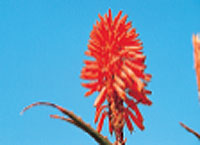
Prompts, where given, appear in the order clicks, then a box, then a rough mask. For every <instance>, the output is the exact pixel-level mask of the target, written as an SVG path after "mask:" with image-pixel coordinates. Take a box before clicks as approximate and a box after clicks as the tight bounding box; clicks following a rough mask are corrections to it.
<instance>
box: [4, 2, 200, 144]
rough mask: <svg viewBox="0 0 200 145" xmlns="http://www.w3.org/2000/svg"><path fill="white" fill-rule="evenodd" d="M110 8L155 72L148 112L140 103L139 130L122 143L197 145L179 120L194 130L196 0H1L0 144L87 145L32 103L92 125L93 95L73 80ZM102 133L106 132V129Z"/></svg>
mask: <svg viewBox="0 0 200 145" xmlns="http://www.w3.org/2000/svg"><path fill="white" fill-rule="evenodd" d="M109 8H111V9H112V12H113V13H114V15H116V14H117V13H118V11H119V10H122V11H123V14H128V16H129V18H128V20H130V21H132V22H133V27H135V28H136V30H137V32H138V33H139V34H140V39H141V40H142V41H143V43H144V53H145V55H147V60H146V64H147V66H148V68H147V70H146V72H147V73H151V74H152V75H153V78H152V81H151V83H150V84H149V87H148V88H149V89H150V90H152V92H153V94H152V95H151V96H149V98H151V100H152V101H153V105H152V106H151V107H147V106H140V109H141V111H142V114H143V115H144V119H145V122H144V125H145V127H146V128H145V130H144V131H140V130H139V129H138V128H137V127H135V132H134V133H133V134H132V135H130V133H129V132H128V131H127V129H125V136H126V137H127V138H128V140H127V145H188V144H190V145H197V144H199V141H198V140H197V139H196V138H195V137H194V136H193V135H191V134H189V133H188V132H186V131H185V130H184V129H183V128H181V127H180V125H179V121H182V122H184V123H186V124H187V125H189V126H190V127H192V128H194V129H195V130H196V131H199V132H200V125H199V122H200V116H199V114H200V104H199V102H198V98H197V86H196V78H195V71H194V64H193V47H192V41H191V39H192V34H193V33H197V32H200V14H199V10H200V1H199V0H185V1H182V0H173V1H172V0H163V1H160V0H144V1H140V0H124V1H122V0H88V1H83V0H82V1H81V0H56V1H55V0H32V1H30V0H18V1H16V0H1V1H0V98H1V101H0V144H1V145H27V144H28V145H66V144H67V145H68V144H69V145H88V144H96V143H95V142H94V141H93V139H91V138H90V137H89V136H88V135H87V134H85V133H83V132H82V131H81V130H79V129H77V128H76V127H74V126H72V125H70V124H68V123H65V122H63V121H60V120H54V119H50V118H49V116H48V115H49V114H60V113H59V112H58V111H56V110H55V109H52V108H48V107H36V108H33V109H31V110H29V111H28V112H26V113H25V114H24V115H23V116H20V115H19V112H20V111H21V110H22V109H23V107H25V106H26V105H28V104H31V103H33V102H36V101H49V102H53V103H56V104H59V105H61V106H63V107H65V108H68V109H69V110H71V111H74V112H75V113H76V114H78V115H79V116H81V117H82V118H83V119H84V120H85V121H86V122H88V123H90V124H91V125H92V126H93V127H95V126H96V125H95V124H94V122H93V118H94V112H95V108H93V102H94V100H95V97H96V94H94V95H93V96H91V97H89V98H84V97H83V95H84V93H85V92H86V89H84V88H82V87H81V85H80V83H81V82H82V80H81V79H80V78H79V76H80V71H81V68H82V67H83V60H84V59H86V58H87V57H86V56H84V51H85V50H86V49H87V43H88V39H89V33H90V31H91V30H92V26H93V24H94V23H95V21H96V20H97V19H98V14H99V13H100V14H102V15H103V14H104V13H106V12H108V9H109ZM102 133H103V134H104V135H106V136H108V137H109V139H111V140H112V141H113V140H114V137H111V136H110V135H109V134H108V127H107V124H105V125H104V128H103V132H102Z"/></svg>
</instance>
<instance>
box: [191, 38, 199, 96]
mask: <svg viewBox="0 0 200 145" xmlns="http://www.w3.org/2000/svg"><path fill="white" fill-rule="evenodd" d="M193 46H194V67H195V69H196V76H197V85H198V95H199V100H200V36H199V35H193Z"/></svg>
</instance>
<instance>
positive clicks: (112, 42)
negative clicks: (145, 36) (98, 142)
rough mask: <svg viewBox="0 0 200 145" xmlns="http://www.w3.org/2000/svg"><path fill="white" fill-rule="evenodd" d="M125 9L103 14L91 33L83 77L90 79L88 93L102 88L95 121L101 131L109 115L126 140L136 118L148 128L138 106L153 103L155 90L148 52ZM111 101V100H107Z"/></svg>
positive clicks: (118, 136) (113, 129) (114, 129)
mask: <svg viewBox="0 0 200 145" xmlns="http://www.w3.org/2000/svg"><path fill="white" fill-rule="evenodd" d="M121 14H122V11H120V12H119V13H118V14H117V16H116V17H115V18H114V19H112V14H111V10H110V9H109V11H108V15H107V14H105V15H104V17H102V16H101V15H99V18H100V21H96V25H94V26H93V30H92V32H91V34H90V38H91V39H90V40H89V44H88V50H87V51H86V52H85V54H86V55H87V56H90V57H93V58H94V59H93V60H85V61H84V63H85V67H83V69H82V72H81V78H82V79H85V80H89V81H90V82H88V83H82V86H84V87H86V88H88V89H89V91H88V92H87V93H86V94H85V96H89V95H91V94H93V93H94V92H96V91H97V92H99V95H98V97H97V98H96V100H95V102H94V106H95V107H96V114H95V123H96V122H99V123H98V126H97V130H98V131H99V132H100V131H101V129H102V125H103V122H104V119H105V118H106V117H108V118H109V131H110V133H111V134H112V132H114V133H115V135H116V140H117V141H118V142H122V141H123V127H124V125H125V123H126V125H127V127H128V129H129V130H130V132H132V131H133V125H132V122H134V123H135V124H136V125H137V127H139V128H140V129H141V130H143V129H144V126H143V117H142V115H141V113H140V111H139V109H138V107H137V105H138V104H139V103H141V104H145V105H151V104H152V102H151V101H150V100H149V99H148V98H147V96H146V95H147V94H151V91H149V90H146V89H145V86H147V82H149V81H150V79H151V75H150V74H145V73H144V70H145V68H146V65H145V64H144V61H145V58H146V57H145V56H144V55H143V53H142V48H143V47H142V42H141V41H140V40H139V39H138V38H137V37H138V34H137V33H136V30H135V28H131V27H132V23H131V22H126V20H127V17H128V16H127V15H125V16H123V17H122V18H120V17H121ZM105 101H107V104H105V103H104V102H105Z"/></svg>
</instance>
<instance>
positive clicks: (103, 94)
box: [94, 87, 106, 107]
mask: <svg viewBox="0 0 200 145" xmlns="http://www.w3.org/2000/svg"><path fill="white" fill-rule="evenodd" d="M105 99H106V87H103V88H102V89H101V91H100V93H99V95H98V97H97V98H96V100H95V102H94V106H95V107H98V106H99V105H101V104H103V102H104V101H105Z"/></svg>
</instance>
